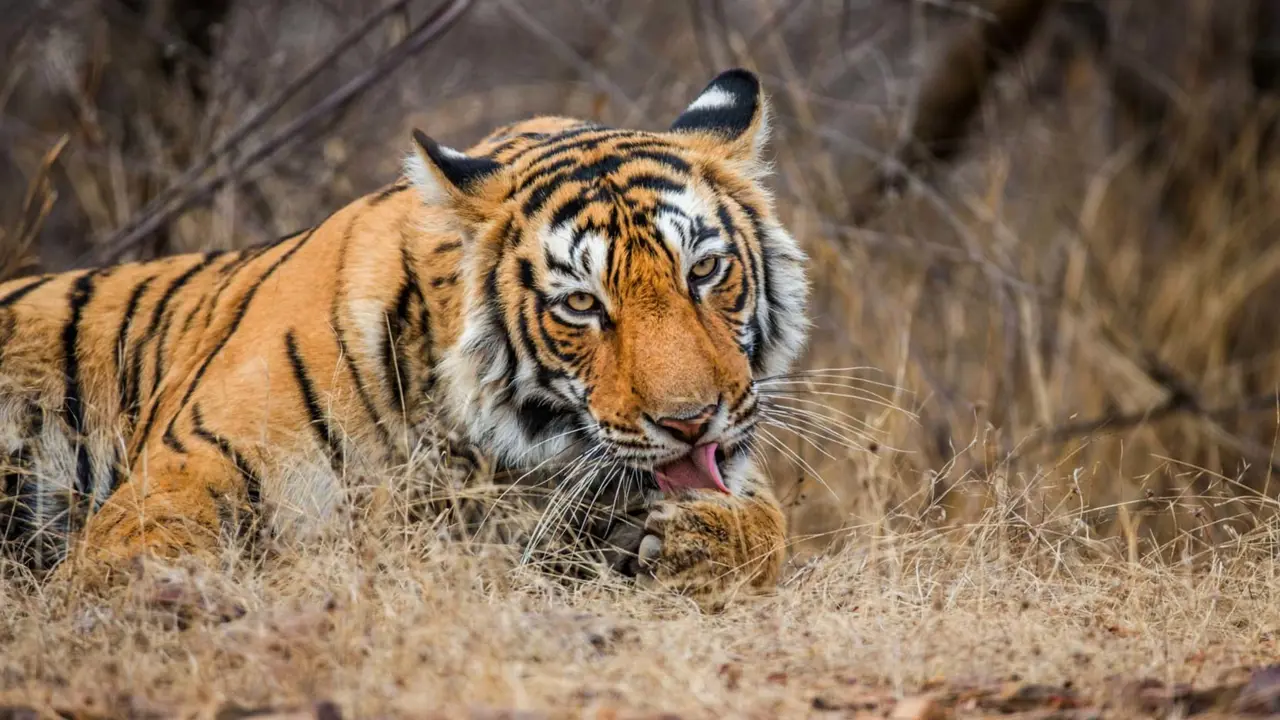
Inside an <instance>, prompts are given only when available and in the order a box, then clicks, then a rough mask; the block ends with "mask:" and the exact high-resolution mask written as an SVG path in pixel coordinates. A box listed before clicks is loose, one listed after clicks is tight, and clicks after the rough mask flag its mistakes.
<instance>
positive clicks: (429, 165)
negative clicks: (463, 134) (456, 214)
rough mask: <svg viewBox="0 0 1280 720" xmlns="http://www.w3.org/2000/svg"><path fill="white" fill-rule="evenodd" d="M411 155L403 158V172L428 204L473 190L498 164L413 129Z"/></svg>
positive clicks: (472, 191) (492, 173) (496, 170)
mask: <svg viewBox="0 0 1280 720" xmlns="http://www.w3.org/2000/svg"><path fill="white" fill-rule="evenodd" d="M413 145H414V148H413V154H412V155H410V156H409V157H408V158H407V159H406V160H405V175H407V176H408V178H409V180H410V181H411V182H412V183H413V185H414V187H416V188H417V189H418V192H420V193H421V194H422V197H423V198H424V199H425V200H426V201H427V203H428V204H432V205H436V204H446V203H448V202H449V201H450V200H451V199H455V198H457V197H459V196H460V195H471V194H473V193H475V192H476V191H477V190H478V189H479V188H480V186H481V185H483V184H484V180H485V179H487V178H488V177H490V176H491V175H494V174H496V173H497V172H498V171H499V170H501V169H502V166H501V165H499V164H498V163H496V162H494V161H492V160H490V159H488V158H478V157H471V156H470V155H467V154H465V153H461V152H458V151H457V150H454V149H453V148H450V147H445V146H443V145H441V144H439V143H437V142H436V141H435V140H432V139H431V138H429V137H427V135H426V133H424V132H422V131H421V130H414V131H413Z"/></svg>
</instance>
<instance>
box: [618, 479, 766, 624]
mask: <svg viewBox="0 0 1280 720" xmlns="http://www.w3.org/2000/svg"><path fill="white" fill-rule="evenodd" d="M785 540H786V538H785V528H784V524H783V518H782V513H781V512H780V511H779V510H778V509H777V508H776V507H774V506H772V505H769V504H766V503H763V502H757V501H751V500H742V499H739V498H723V497H721V496H711V497H698V496H695V497H692V498H689V499H680V500H674V501H671V500H668V501H663V502H661V503H659V504H658V505H657V506H656V507H654V508H653V511H652V512H651V513H650V515H649V518H648V520H647V521H646V522H645V537H644V539H643V540H641V542H640V550H639V564H640V567H641V569H642V570H643V571H644V572H642V573H641V575H640V576H639V578H638V579H639V580H640V582H641V583H642V584H643V585H645V586H649V587H655V586H656V587H659V588H663V589H667V590H673V591H675V592H679V593H682V594H685V595H688V596H690V597H692V598H693V599H694V601H695V602H697V603H698V605H699V606H701V607H702V608H703V609H716V608H720V607H723V605H724V604H725V602H727V601H728V600H730V599H732V598H733V597H735V596H738V595H742V594H756V593H760V592H767V591H769V590H771V589H773V587H774V585H776V583H777V581H778V575H779V573H780V571H781V569H782V561H783V557H784V554H785Z"/></svg>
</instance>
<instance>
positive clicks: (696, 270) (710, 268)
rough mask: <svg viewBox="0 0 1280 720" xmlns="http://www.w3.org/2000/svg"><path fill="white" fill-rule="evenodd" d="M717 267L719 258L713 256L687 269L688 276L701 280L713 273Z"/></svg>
mask: <svg viewBox="0 0 1280 720" xmlns="http://www.w3.org/2000/svg"><path fill="white" fill-rule="evenodd" d="M718 267H720V258H718V257H716V256H714V255H713V256H711V257H708V258H703V259H701V260H699V261H698V262H696V263H694V264H693V267H691V268H689V274H690V275H692V276H693V277H695V278H698V279H702V278H704V277H707V276H708V275H710V274H711V273H713V272H715V271H716V268H718Z"/></svg>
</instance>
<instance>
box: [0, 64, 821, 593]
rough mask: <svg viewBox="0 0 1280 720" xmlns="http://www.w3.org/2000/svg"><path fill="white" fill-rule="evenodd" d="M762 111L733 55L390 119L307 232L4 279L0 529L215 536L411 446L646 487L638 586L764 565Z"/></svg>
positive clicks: (775, 291) (773, 567) (30, 539)
mask: <svg viewBox="0 0 1280 720" xmlns="http://www.w3.org/2000/svg"><path fill="white" fill-rule="evenodd" d="M769 132H770V110H769V102H768V98H767V96H766V94H765V93H764V92H763V89H762V87H761V83H760V80H759V78H758V76H757V75H756V74H754V73H752V72H751V71H748V70H744V69H733V70H728V71H725V72H723V73H721V74H719V75H718V76H716V77H715V78H714V79H713V80H712V81H711V82H710V83H709V84H708V85H706V86H705V88H704V89H703V90H702V92H701V93H699V94H698V95H697V96H696V97H695V98H694V100H693V101H692V102H691V104H689V105H688V106H687V107H686V109H685V110H684V111H683V112H682V113H680V114H679V115H678V116H677V117H676V119H675V120H674V122H672V124H671V125H670V126H669V127H668V128H667V129H666V130H663V131H644V130H630V129H617V128H613V127H609V126H606V125H602V124H599V123H596V122H590V121H584V120H578V119H573V118H567V117H560V116H535V117H533V118H531V119H526V120H523V121H520V122H517V123H514V124H511V125H507V126H504V127H500V128H498V129H496V130H494V131H493V132H492V133H490V134H489V135H488V136H486V137H485V138H484V139H482V140H481V141H479V142H478V143H477V144H476V145H474V146H472V147H470V148H469V149H467V150H465V151H459V150H456V149H453V148H451V147H448V146H445V145H441V144H439V143H437V142H436V141H435V140H433V139H432V138H431V137H429V136H428V135H426V134H424V133H422V132H421V131H420V130H413V131H412V132H411V136H412V149H411V151H410V152H408V153H407V154H406V157H405V160H404V161H403V171H402V173H400V175H399V177H398V178H397V179H396V180H394V181H393V182H391V183H390V184H388V185H386V186H383V187H382V188H380V189H378V190H376V191H374V192H371V193H369V194H367V195H365V196H363V197H360V198H358V199H356V200H354V201H352V202H351V203H350V204H348V205H346V206H345V207H342V208H341V209H339V210H337V211H336V212H334V213H333V214H332V215H330V216H329V217H327V218H326V219H324V220H323V221H322V222H320V223H319V224H317V225H314V226H313V227H310V228H308V229H306V230H304V231H302V232H298V233H295V234H292V235H289V236H286V237H283V238H280V239H278V240H276V241H273V242H270V243H266V244H261V245H258V246H253V247H248V248H245V249H241V250H236V251H223V252H218V251H211V252H203V253H189V254H181V255H174V256H170V257H162V258H159V259H153V260H145V261H138V262H131V263H121V264H116V265H110V266H105V267H99V268H89V269H80V270H73V271H68V272H62V273H56V274H45V275H39V276H33V277H26V278H20V279H16V280H11V281H9V282H6V283H4V284H0V453H3V455H0V457H3V458H6V459H7V462H6V464H5V468H6V469H5V470H4V474H3V487H2V488H0V528H3V535H2V536H0V542H2V543H3V545H4V548H5V553H6V555H7V556H8V557H11V558H17V559H18V560H19V561H20V562H21V563H23V564H25V565H26V566H28V567H32V568H39V569H41V570H43V571H47V570H50V569H53V570H54V571H55V572H53V573H51V574H54V575H57V574H58V573H59V572H78V571H75V570H65V568H94V567H97V568H112V567H120V566H121V565H122V564H127V563H130V562H136V561H137V558H140V557H154V558H160V559H169V560H172V559H177V558H188V559H189V558H196V559H203V560H206V561H208V562H213V561H214V560H213V558H215V557H216V556H217V553H218V552H219V550H220V548H222V547H223V544H224V543H225V542H226V538H227V537H228V535H229V532H230V531H229V528H228V523H230V522H232V520H231V519H232V518H240V517H254V518H260V519H264V522H266V521H269V522H270V523H271V524H272V525H273V526H276V527H279V528H284V529H285V530H287V529H288V528H290V527H294V526H295V525H297V523H299V522H302V521H305V520H306V519H308V518H320V517H324V516H326V515H327V514H329V513H332V512H334V504H335V502H336V500H335V499H336V498H338V497H340V496H341V492H340V491H341V490H342V487H343V483H344V482H349V479H350V478H351V477H355V476H359V477H377V475H378V473H377V472H376V471H377V470H379V469H386V468H392V467H400V466H402V465H403V464H404V463H406V462H407V461H408V459H409V457H410V456H411V455H412V454H413V453H415V452H418V451H419V450H420V449H421V448H422V447H424V446H426V447H429V448H430V449H431V451H432V452H436V451H439V452H440V453H442V454H443V455H444V456H446V457H448V458H453V459H457V460H458V461H459V462H460V463H461V466H463V467H467V468H471V470H469V471H468V472H472V473H474V472H475V469H474V468H475V467H478V466H480V465H484V464H486V463H488V464H491V466H492V467H501V468H514V469H526V468H533V467H537V466H539V465H540V464H542V463H545V462H548V461H552V460H556V461H557V462H558V461H564V460H566V459H569V460H571V459H573V458H583V457H586V456H587V455H590V454H592V453H594V454H595V456H597V457H604V458H606V459H608V460H609V461H610V462H612V463H613V464H614V465H615V466H616V467H618V468H624V469H626V470H627V471H628V473H629V477H637V478H641V479H642V480H641V481H642V482H643V483H645V486H646V488H648V490H649V491H650V492H649V495H648V497H649V498H651V499H652V502H651V503H650V505H649V506H648V507H647V516H646V517H645V518H644V520H643V536H642V538H641V541H640V543H639V547H638V548H637V549H636V553H637V554H638V558H639V565H640V567H641V568H642V569H643V572H642V573H641V576H642V579H643V582H644V584H646V585H649V586H655V587H660V588H667V589H670V590H673V591H675V592H679V593H688V594H691V595H694V596H695V597H699V598H703V599H706V598H716V597H723V596H725V595H726V594H727V593H730V592H740V591H741V592H767V591H769V590H770V589H771V588H774V587H776V584H777V582H778V579H779V577H780V574H781V572H782V568H783V566H784V559H785V555H786V532H787V528H786V521H785V517H784V513H783V511H782V509H781V506H780V503H779V500H778V498H777V496H776V494H775V493H774V491H773V490H772V488H771V487H770V483H769V481H768V479H767V476H766V475H765V473H764V470H763V468H762V466H760V465H759V463H758V461H757V460H756V458H755V455H754V454H753V453H752V452H751V449H752V444H751V441H752V438H753V433H754V432H755V430H756V427H757V424H758V423H759V422H760V418H761V411H760V400H759V393H758V390H757V382H758V380H759V379H761V378H765V377H770V376H775V375H778V374H781V373H784V372H786V371H787V370H788V368H789V367H790V366H791V365H792V363H793V362H794V361H795V358H796V357H797V355H798V354H799V352H800V351H801V349H802V348H803V346H804V344H805V342H806V337H807V333H808V328H809V323H808V320H807V319H806V307H807V302H808V294H809V287H808V282H809V281H808V278H807V274H806V272H807V271H806V264H807V262H808V260H807V256H806V254H805V253H804V252H803V250H802V249H801V248H800V246H799V245H798V243H797V241H796V240H795V239H794V238H793V237H792V236H791V235H790V234H789V233H788V231H787V230H786V229H784V228H783V226H782V224H781V222H780V221H779V219H778V218H777V215H776V212H775V208H774V199H773V197H772V195H771V193H770V191H769V190H768V189H767V188H766V187H765V184H764V183H765V181H766V180H767V179H768V177H769V174H770V170H771V168H770V162H769V160H768V159H766V158H765V156H764V155H765V148H766V144H767V140H768V136H769ZM371 471H372V472H371ZM601 481H603V482H608V481H609V479H608V478H607V477H606V478H602V479H601ZM613 482H617V480H616V479H614V480H613Z"/></svg>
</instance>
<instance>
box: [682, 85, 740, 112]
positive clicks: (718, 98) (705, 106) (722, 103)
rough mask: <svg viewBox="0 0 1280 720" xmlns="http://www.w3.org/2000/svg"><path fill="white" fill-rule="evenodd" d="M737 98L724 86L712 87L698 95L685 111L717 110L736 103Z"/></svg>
mask: <svg viewBox="0 0 1280 720" xmlns="http://www.w3.org/2000/svg"><path fill="white" fill-rule="evenodd" d="M737 100H738V98H737V97H736V96H735V95H734V94H733V93H731V92H729V91H728V90H725V89H724V88H718V87H713V88H711V89H710V90H707V91H706V92H704V93H702V94H701V95H699V96H698V99H696V100H694V101H693V102H692V103H691V104H690V105H689V107H688V108H686V109H685V112H688V111H690V110H718V109H720V108H728V107H733V106H734V105H737V104H738V103H737Z"/></svg>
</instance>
